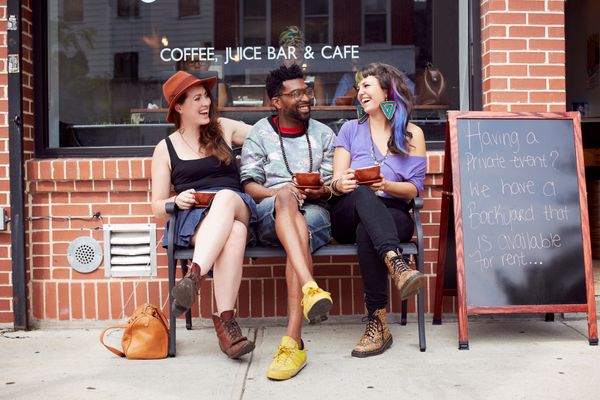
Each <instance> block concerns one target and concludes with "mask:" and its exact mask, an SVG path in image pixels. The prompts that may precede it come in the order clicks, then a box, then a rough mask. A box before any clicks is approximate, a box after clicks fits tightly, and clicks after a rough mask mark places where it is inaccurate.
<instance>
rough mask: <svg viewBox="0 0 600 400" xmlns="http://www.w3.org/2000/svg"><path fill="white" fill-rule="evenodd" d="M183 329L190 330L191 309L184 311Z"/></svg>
mask: <svg viewBox="0 0 600 400" xmlns="http://www.w3.org/2000/svg"><path fill="white" fill-rule="evenodd" d="M185 329H187V330H188V331H189V330H192V309H191V308H190V309H189V310H187V311H186V313H185Z"/></svg>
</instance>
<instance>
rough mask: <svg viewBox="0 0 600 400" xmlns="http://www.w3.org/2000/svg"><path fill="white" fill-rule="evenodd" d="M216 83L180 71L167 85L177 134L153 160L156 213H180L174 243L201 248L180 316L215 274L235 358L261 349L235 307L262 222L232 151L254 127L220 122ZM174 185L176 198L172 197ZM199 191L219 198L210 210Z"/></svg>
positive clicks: (176, 293)
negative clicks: (254, 226)
mask: <svg viewBox="0 0 600 400" xmlns="http://www.w3.org/2000/svg"><path fill="white" fill-rule="evenodd" d="M215 83H216V77H209V78H205V79H198V78H196V77H195V76H193V75H191V74H189V73H187V72H184V71H178V72H176V73H175V74H174V75H173V76H171V77H170V78H169V79H168V80H167V81H166V82H165V84H164V85H163V94H164V96H165V99H166V100H167V102H168V104H169V107H168V111H167V121H169V122H172V123H174V124H175V128H176V130H175V132H173V133H172V134H171V135H169V136H168V137H167V138H166V139H164V140H162V141H161V142H160V143H158V145H157V146H156V149H155V150H154V155H153V156H152V211H153V213H154V215H155V216H156V217H165V216H166V211H165V203H167V202H175V204H176V205H177V207H178V208H179V210H180V211H179V212H178V213H177V219H176V222H175V226H168V224H167V227H166V230H165V235H164V240H163V245H166V237H167V232H168V230H169V229H175V245H176V246H180V247H189V246H193V247H194V256H193V259H192V265H191V268H190V269H189V271H188V273H187V274H186V275H185V277H183V279H181V280H180V281H179V282H177V284H176V285H175V287H174V288H173V290H172V292H171V295H172V296H173V298H174V304H173V309H172V310H171V312H174V313H175V314H176V315H180V314H183V313H184V312H186V311H187V310H188V309H189V308H190V307H191V306H192V305H193V304H194V302H195V300H196V298H197V290H198V288H199V287H200V283H201V282H202V280H203V279H204V278H205V277H206V274H207V273H208V272H209V271H210V270H211V269H212V270H213V284H214V293H215V299H216V305H217V314H216V315H213V317H212V318H213V322H214V325H215V330H216V332H217V336H218V337H219V346H220V347H221V350H222V351H223V352H224V353H225V354H227V356H228V357H230V358H238V357H240V356H242V355H244V354H246V353H248V352H251V351H252V350H253V349H254V343H253V342H251V341H250V340H248V339H247V338H246V337H244V336H243V335H242V331H241V329H240V327H239V325H238V324H237V322H236V320H235V310H234V305H235V302H236V298H237V294H238V290H239V287H240V283H241V279H242V263H243V257H244V249H245V247H246V243H247V240H248V236H249V235H248V226H249V224H250V223H252V222H254V219H255V218H256V217H255V215H256V204H255V203H254V201H253V200H252V198H251V197H250V196H248V195H247V194H245V193H243V191H242V187H241V185H240V177H239V169H238V165H237V162H236V160H235V157H234V156H233V153H232V150H231V148H232V145H238V146H239V145H241V144H242V143H243V142H244V139H245V138H246V136H247V134H248V131H249V130H250V126H249V125H246V124H244V123H243V122H239V121H234V120H230V119H226V118H219V116H218V112H217V105H216V101H214V99H213V98H212V94H211V89H212V88H213V87H214V85H215ZM171 185H173V187H174V189H175V193H176V195H175V196H172V195H171V192H172V190H171ZM197 191H210V192H216V194H215V195H214V197H213V198H212V200H211V201H210V202H209V203H208V205H204V206H199V205H198V204H196V198H195V196H194V193H195V192H197Z"/></svg>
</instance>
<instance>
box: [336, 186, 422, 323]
mask: <svg viewBox="0 0 600 400" xmlns="http://www.w3.org/2000/svg"><path fill="white" fill-rule="evenodd" d="M414 228H415V223H414V221H413V220H412V218H411V216H410V214H409V212H408V206H407V204H406V203H405V202H404V201H402V200H399V199H388V198H383V197H378V196H376V195H375V193H374V192H373V191H372V190H371V189H370V188H369V187H367V186H358V187H357V188H356V190H354V192H352V193H349V194H347V195H345V196H343V197H341V198H339V199H338V200H337V202H336V203H335V204H334V206H333V209H332V211H331V231H332V234H333V237H334V238H335V240H336V241H338V242H339V243H355V242H356V244H357V245H358V262H359V264H360V271H361V274H362V278H363V284H364V287H365V304H366V305H367V311H368V312H369V314H372V313H373V312H374V311H375V310H379V309H381V308H385V307H386V306H387V303H388V270H387V267H386V266H385V263H384V261H383V260H384V258H385V254H386V253H387V252H388V251H390V250H396V249H398V247H399V246H400V243H402V242H406V241H408V240H410V238H411V237H412V235H413V232H414Z"/></svg>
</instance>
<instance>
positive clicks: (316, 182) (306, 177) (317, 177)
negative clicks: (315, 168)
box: [294, 172, 321, 188]
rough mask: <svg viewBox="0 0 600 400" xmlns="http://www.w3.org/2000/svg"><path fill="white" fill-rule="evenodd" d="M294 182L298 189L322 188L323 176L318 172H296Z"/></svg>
mask: <svg viewBox="0 0 600 400" xmlns="http://www.w3.org/2000/svg"><path fill="white" fill-rule="evenodd" d="M294 182H295V183H296V186H298V187H301V188H302V187H306V188H320V187H321V174H319V173H318V172H296V173H295V174H294Z"/></svg>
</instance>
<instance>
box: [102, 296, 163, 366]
mask: <svg viewBox="0 0 600 400" xmlns="http://www.w3.org/2000/svg"><path fill="white" fill-rule="evenodd" d="M119 328H124V329H125V330H124V331H123V338H122V339H121V346H122V347H123V351H119V350H117V349H115V348H114V347H111V346H108V345H107V344H106V343H104V335H105V334H106V332H107V331H108V330H110V329H119ZM100 343H102V344H103V345H104V347H106V348H107V349H108V350H110V351H112V352H113V353H115V354H116V355H117V356H119V357H127V358H129V359H151V358H165V357H167V355H168V352H169V323H168V322H167V318H166V317H165V315H164V314H163V313H162V311H160V309H159V308H158V307H156V306H154V305H152V304H148V303H145V304H142V305H141V306H139V307H138V308H137V309H136V310H135V311H134V312H133V315H132V316H131V318H129V321H128V322H127V324H125V325H115V326H110V327H108V328H106V329H105V330H104V331H102V333H101V334H100Z"/></svg>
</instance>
